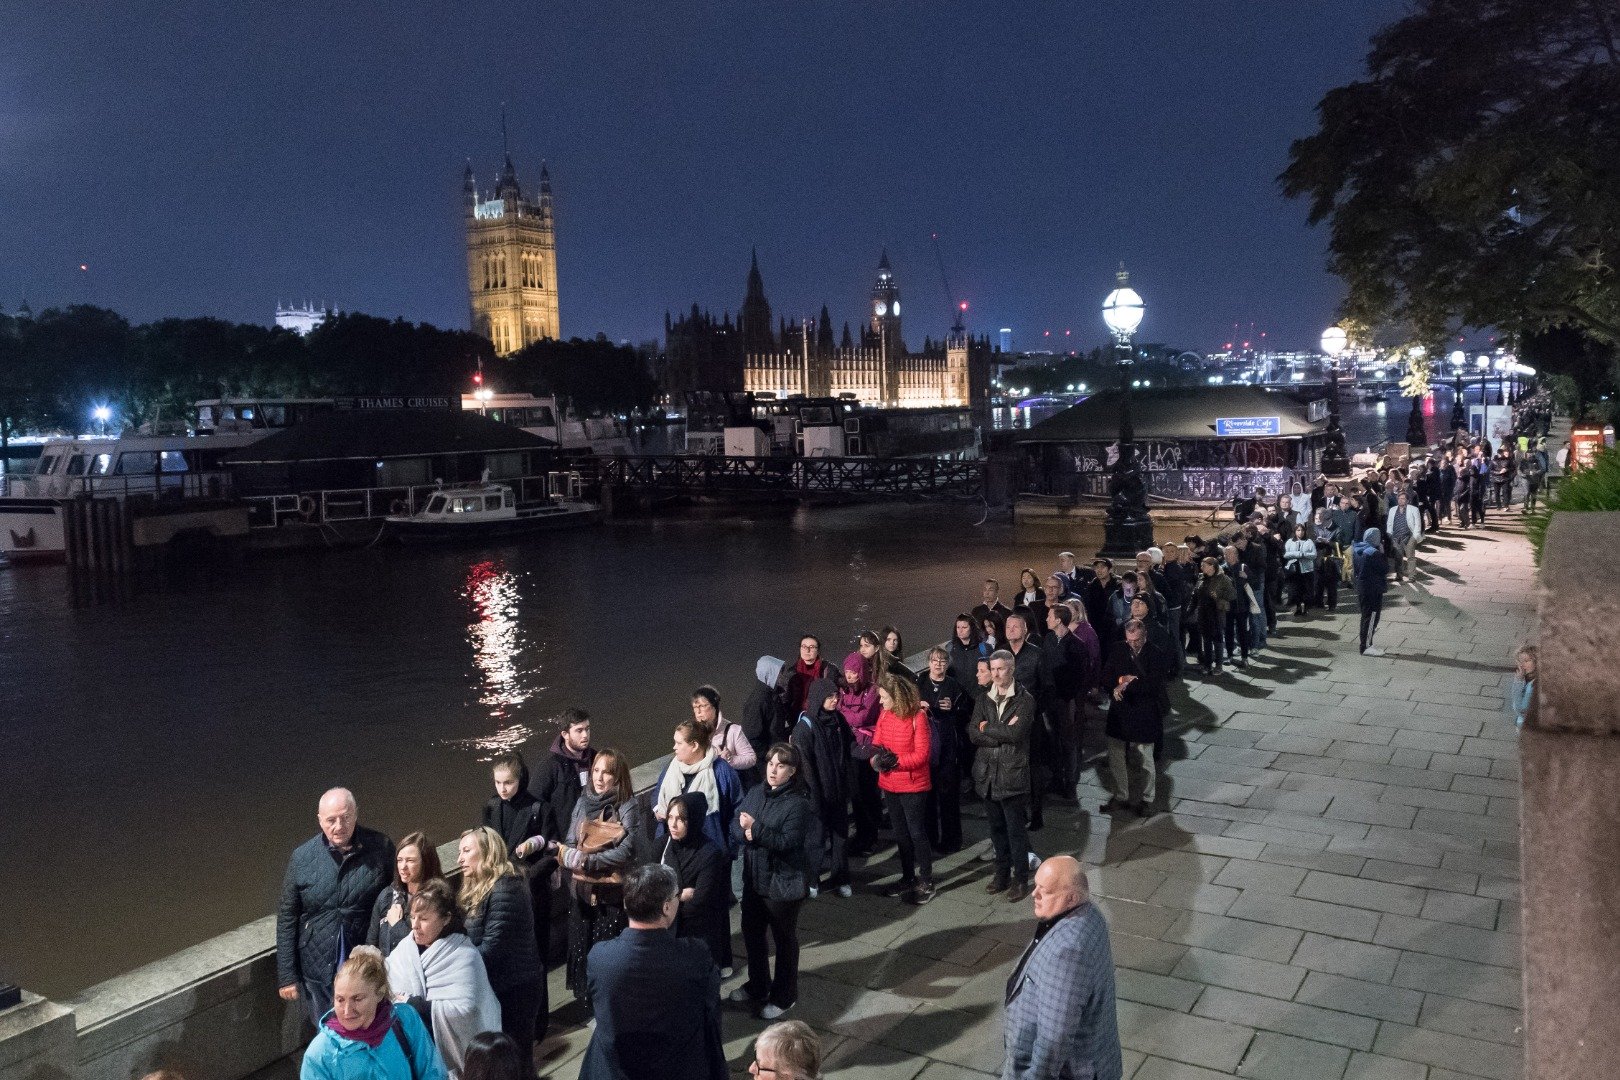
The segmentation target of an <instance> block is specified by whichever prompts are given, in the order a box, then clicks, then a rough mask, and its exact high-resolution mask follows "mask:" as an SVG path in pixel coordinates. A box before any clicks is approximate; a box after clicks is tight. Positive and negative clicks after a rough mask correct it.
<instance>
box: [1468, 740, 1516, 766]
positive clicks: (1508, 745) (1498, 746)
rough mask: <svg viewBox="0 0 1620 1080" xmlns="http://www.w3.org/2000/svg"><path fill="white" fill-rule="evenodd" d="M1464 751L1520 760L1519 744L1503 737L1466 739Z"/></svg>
mask: <svg viewBox="0 0 1620 1080" xmlns="http://www.w3.org/2000/svg"><path fill="white" fill-rule="evenodd" d="M1462 752H1463V753H1465V754H1471V755H1473V756H1475V757H1488V758H1496V759H1499V760H1502V761H1512V762H1515V763H1517V762H1518V760H1519V744H1518V743H1516V742H1507V741H1505V740H1502V739H1464V740H1463V745H1462Z"/></svg>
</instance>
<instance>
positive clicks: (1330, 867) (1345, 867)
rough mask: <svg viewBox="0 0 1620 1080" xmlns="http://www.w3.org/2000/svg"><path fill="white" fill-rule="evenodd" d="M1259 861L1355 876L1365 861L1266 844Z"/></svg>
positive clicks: (1334, 854) (1329, 853) (1359, 858)
mask: <svg viewBox="0 0 1620 1080" xmlns="http://www.w3.org/2000/svg"><path fill="white" fill-rule="evenodd" d="M1260 861H1261V862H1268V863H1279V864H1281V865H1283V866H1299V867H1303V868H1305V869H1306V870H1321V871H1324V872H1326V873H1329V874H1350V875H1355V874H1358V873H1360V872H1361V867H1362V864H1363V863H1365V862H1366V861H1367V860H1366V859H1364V858H1362V857H1361V856H1359V855H1347V854H1341V853H1338V852H1328V851H1305V850H1303V849H1301V848H1296V847H1289V846H1288V845H1286V844H1267V845H1266V849H1265V850H1264V851H1262V852H1261V853H1260Z"/></svg>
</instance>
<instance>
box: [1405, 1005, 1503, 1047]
mask: <svg viewBox="0 0 1620 1080" xmlns="http://www.w3.org/2000/svg"><path fill="white" fill-rule="evenodd" d="M1417 1025H1418V1027H1424V1028H1430V1029H1432V1030H1434V1031H1449V1032H1450V1033H1451V1034H1453V1035H1461V1036H1463V1037H1464V1038H1468V1039H1483V1040H1485V1041H1487V1042H1497V1043H1503V1044H1505V1045H1507V1046H1518V1045H1519V1044H1520V1043H1521V1042H1522V1041H1523V1038H1524V1021H1523V1020H1522V1019H1521V1016H1520V1012H1519V1010H1518V1009H1512V1008H1503V1007H1502V1006H1500V1005H1486V1004H1484V1003H1482V1002H1478V1001H1468V1000H1465V999H1463V998H1454V997H1445V996H1444V995H1441V994H1428V995H1426V996H1425V997H1424V999H1423V1015H1422V1016H1421V1017H1420V1018H1419V1019H1418V1021H1417Z"/></svg>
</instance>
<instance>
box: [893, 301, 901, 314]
mask: <svg viewBox="0 0 1620 1080" xmlns="http://www.w3.org/2000/svg"><path fill="white" fill-rule="evenodd" d="M894 313H895V315H896V316H898V315H899V314H900V301H898V300H896V301H895V302H894Z"/></svg>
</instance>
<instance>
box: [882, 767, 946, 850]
mask: <svg viewBox="0 0 1620 1080" xmlns="http://www.w3.org/2000/svg"><path fill="white" fill-rule="evenodd" d="M929 781H930V782H931V783H932V785H933V786H932V787H930V788H929V790H928V799H927V806H926V808H925V809H924V811H923V815H924V817H925V818H926V819H927V821H928V842H929V843H930V844H932V845H933V846H934V851H935V852H937V853H938V854H940V855H948V854H950V853H951V852H953V851H959V850H961V847H962V770H961V768H959V767H958V765H957V763H956V761H955V760H954V759H952V760H947V761H945V762H942V763H941V764H940V766H939V767H938V768H937V769H934V770H933V771H932V773H930V775H929ZM889 816H890V817H893V816H894V811H892V810H891V811H889Z"/></svg>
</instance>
